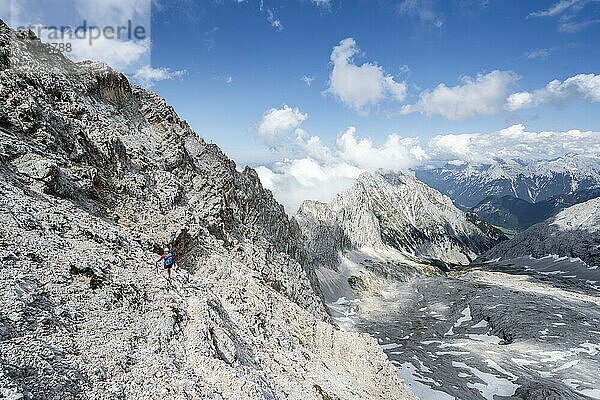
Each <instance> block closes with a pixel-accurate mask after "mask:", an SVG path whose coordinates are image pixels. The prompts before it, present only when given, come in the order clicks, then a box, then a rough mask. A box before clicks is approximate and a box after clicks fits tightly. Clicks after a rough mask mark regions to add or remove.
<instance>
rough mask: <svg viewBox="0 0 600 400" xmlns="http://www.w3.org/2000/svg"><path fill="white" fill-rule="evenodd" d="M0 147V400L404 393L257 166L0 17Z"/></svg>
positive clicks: (102, 68) (138, 92)
mask: <svg viewBox="0 0 600 400" xmlns="http://www.w3.org/2000/svg"><path fill="white" fill-rule="evenodd" d="M0 138H1V140H0V260H1V262H2V280H0V294H1V295H0V397H2V398H9V399H58V398H60V399H133V398H135V399H158V398H169V399H192V398H193V399H318V400H322V399H401V398H409V397H410V396H409V395H408V394H407V393H406V391H405V390H404V388H403V386H402V383H401V382H400V381H399V379H398V378H397V375H396V373H395V372H394V370H393V369H392V368H391V366H390V364H389V363H388V360H387V358H386V356H385V355H384V354H383V353H382V352H381V350H380V349H379V348H378V347H377V346H376V345H375V342H374V341H373V340H372V339H370V338H369V337H368V336H366V335H361V334H358V333H347V332H341V331H339V330H338V329H336V328H335V327H334V326H333V325H332V324H331V323H330V322H329V317H328V316H327V314H326V312H325V309H324V307H323V305H322V302H321V299H320V296H319V290H318V287H317V286H316V278H315V274H314V271H313V270H312V269H311V268H310V267H309V265H308V264H307V262H306V256H305V251H304V250H303V246H302V244H301V241H300V232H299V228H298V226H297V224H296V223H295V222H294V221H289V220H288V218H287V216H286V215H285V213H284V210H283V207H282V206H281V205H279V204H278V203H277V202H276V201H275V200H274V199H273V197H272V195H271V193H270V192H269V191H266V190H264V189H263V188H262V186H261V184H260V182H259V180H258V177H257V175H256V173H255V172H254V171H253V170H251V169H248V168H246V169H245V170H244V171H242V172H239V171H238V170H237V169H236V166H235V164H234V163H233V162H232V161H231V160H229V159H228V158H227V157H226V156H225V155H224V154H223V153H222V152H221V151H220V150H219V148H218V147H217V146H216V145H212V144H207V143H206V142H204V141H203V140H202V139H201V138H200V137H199V136H198V135H197V134H196V133H195V132H193V131H192V130H191V129H190V128H189V126H188V125H187V123H186V122H185V121H183V120H181V119H180V118H179V117H178V116H177V114H176V113H175V112H174V110H173V109H172V108H171V107H170V106H168V105H167V104H166V103H165V101H164V100H163V99H161V98H159V97H158V96H156V95H155V94H152V93H150V92H147V91H145V90H142V89H140V88H137V87H132V86H131V85H130V84H129V82H128V81H127V79H126V78H125V77H124V76H123V75H121V74H119V73H117V72H115V71H113V70H111V69H110V68H109V67H107V66H106V65H103V64H99V63H89V62H84V63H78V64H74V63H72V62H71V61H69V60H68V59H67V58H65V57H64V56H63V55H62V54H60V53H58V52H56V51H55V50H54V49H53V48H52V47H50V46H47V45H44V44H42V43H41V42H40V41H39V40H37V39H36V38H35V37H34V36H33V35H32V34H31V33H28V32H14V31H11V30H10V29H8V28H7V26H6V25H5V24H4V23H3V22H1V21H0ZM165 244H168V245H170V246H172V247H173V249H174V253H175V255H176V257H177V260H178V269H177V270H176V271H175V272H174V278H173V280H171V281H170V282H169V281H167V280H166V279H164V278H163V277H162V276H161V274H160V272H159V271H158V270H156V269H155V265H154V261H155V259H156V258H157V252H159V251H160V249H161V248H162V247H163V246H164V245H165Z"/></svg>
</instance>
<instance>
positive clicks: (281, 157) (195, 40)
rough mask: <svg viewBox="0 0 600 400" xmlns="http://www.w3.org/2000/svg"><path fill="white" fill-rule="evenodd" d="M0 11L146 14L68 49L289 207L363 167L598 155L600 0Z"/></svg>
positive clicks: (109, 5) (33, 15)
mask: <svg viewBox="0 0 600 400" xmlns="http://www.w3.org/2000/svg"><path fill="white" fill-rule="evenodd" d="M151 4H152V7H151ZM58 10H60V12H57V11H58ZM66 11H68V12H66ZM0 15H1V16H3V18H4V19H5V20H10V21H11V24H12V25H13V26H14V25H15V24H37V25H36V26H39V25H48V24H67V25H69V26H76V24H80V23H81V21H82V20H84V19H85V20H86V21H88V23H89V24H98V25H99V26H103V27H105V26H111V25H112V26H117V25H122V24H124V23H125V21H127V20H128V19H131V20H133V21H134V22H135V24H136V25H140V26H144V27H145V28H146V29H147V32H148V33H149V37H148V38H144V39H143V40H128V39H124V40H108V39H106V38H100V39H98V40H95V41H94V43H93V45H87V44H86V42H85V40H83V41H74V42H73V43H71V44H72V46H73V51H71V52H68V53H65V54H66V55H68V56H69V57H71V58H73V59H74V60H83V59H88V58H91V59H95V60H100V61H105V62H107V63H108V64H110V65H112V66H113V67H114V68H116V69H118V70H120V71H122V72H124V73H126V74H127V75H128V77H129V78H130V79H131V81H132V82H134V83H137V84H140V85H142V86H145V87H147V88H149V89H151V90H154V91H156V92H158V93H159V94H160V95H162V96H163V97H165V98H166V99H167V101H168V102H169V103H170V104H172V105H173V106H174V108H175V109H176V110H177V112H178V113H179V114H180V116H181V117H182V118H184V119H186V120H188V121H189V123H190V125H191V126H192V127H193V128H194V130H195V131H196V132H197V133H198V134H199V135H201V136H202V137H204V138H205V139H206V140H207V141H212V142H214V143H217V144H218V145H219V146H220V147H221V148H222V149H223V150H224V151H225V152H226V153H227V154H228V155H229V156H230V157H231V158H233V159H234V160H235V161H236V162H237V163H238V166H239V167H241V168H243V166H244V165H246V164H248V165H250V166H252V167H255V168H256V170H257V172H258V174H259V176H260V178H261V181H262V183H263V185H265V186H266V187H267V188H269V189H271V190H272V191H273V193H274V195H275V196H276V197H277V199H278V200H280V201H281V202H282V203H283V204H284V205H285V207H286V210H287V211H288V212H289V213H291V214H293V213H294V212H295V210H296V209H297V207H298V205H299V204H300V202H301V201H302V200H304V199H316V200H322V201H328V200H329V199H331V197H332V196H333V195H334V194H335V193H336V192H339V191H340V190H343V189H345V188H347V187H348V186H349V185H351V183H352V182H353V180H354V179H355V178H356V177H357V176H358V175H359V174H360V173H361V172H363V171H367V170H375V169H380V168H383V169H388V170H406V169H409V168H413V167H415V166H422V165H428V164H433V163H442V162H446V161H457V162H472V163H489V162H492V161H493V160H494V159H496V158H505V159H509V158H521V159H536V160H537V159H543V158H546V159H550V158H555V157H560V156H564V155H565V154H570V153H578V154H584V155H588V156H592V157H597V158H598V159H599V162H600V129H599V123H600V112H599V111H600V74H599V73H600V71H598V69H599V66H600V46H599V45H598V38H599V37H600V0H548V1H542V0H539V1H524V0H454V1H452V0H371V1H367V0H355V1H350V0H348V1H342V0H281V1H275V0H262V1H261V0H245V1H244V0H203V1H191V0H181V1H168V0H0ZM90 31H91V28H90ZM42 40H46V41H51V40H50V39H49V37H42ZM303 78H304V79H303ZM309 83H310V84H309Z"/></svg>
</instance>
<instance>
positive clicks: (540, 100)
mask: <svg viewBox="0 0 600 400" xmlns="http://www.w3.org/2000/svg"><path fill="white" fill-rule="evenodd" d="M577 99H583V100H587V101H590V102H593V103H597V102H600V75H595V74H579V75H575V76H572V77H570V78H568V79H565V80H564V81H562V82H561V81H559V80H557V79H555V80H553V81H551V82H549V83H548V84H547V85H546V87H544V88H542V89H538V90H535V91H533V92H518V93H514V94H512V95H510V96H509V97H508V99H507V101H506V109H507V110H509V111H516V110H521V109H524V108H532V107H537V106H539V105H542V104H552V105H556V106H561V105H564V104H565V103H568V102H570V101H573V100H577Z"/></svg>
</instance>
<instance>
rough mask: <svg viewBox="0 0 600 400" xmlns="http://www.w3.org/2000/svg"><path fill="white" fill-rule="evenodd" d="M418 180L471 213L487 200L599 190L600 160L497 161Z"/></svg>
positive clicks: (422, 173)
mask: <svg viewBox="0 0 600 400" xmlns="http://www.w3.org/2000/svg"><path fill="white" fill-rule="evenodd" d="M415 174H416V176H417V178H418V179H420V180H421V181H423V182H424V183H426V184H427V185H429V186H431V187H433V188H435V189H437V190H439V191H440V192H442V193H444V194H446V195H448V196H449V197H450V198H452V200H454V202H455V204H456V205H457V206H458V207H460V208H463V209H470V208H473V207H475V206H477V205H478V204H479V203H481V202H482V201H484V200H485V199H487V198H488V197H489V196H497V197H503V196H512V197H514V198H517V199H521V200H525V201H528V202H530V203H538V202H541V201H544V200H548V199H551V198H553V197H556V196H560V195H564V194H572V193H575V192H579V191H586V190H590V189H599V188H600V158H599V157H589V156H581V155H575V154H568V155H566V156H564V157H560V158H556V159H553V160H542V161H533V162H525V161H522V160H500V159H498V160H496V161H495V162H493V163H490V164H482V165H476V164H471V163H460V164H452V163H448V164H446V165H444V166H443V167H436V168H434V167H425V168H419V169H417V170H416V171H415Z"/></svg>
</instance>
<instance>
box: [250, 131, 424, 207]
mask: <svg viewBox="0 0 600 400" xmlns="http://www.w3.org/2000/svg"><path fill="white" fill-rule="evenodd" d="M294 150H295V154H297V157H296V158H293V159H289V158H285V159H283V160H282V161H279V162H276V163H274V164H273V165H271V166H264V165H261V166H259V167H258V168H257V169H256V170H257V172H258V174H259V177H260V179H261V182H262V183H263V185H265V187H266V188H268V189H270V190H271V191H273V194H274V195H275V198H277V200H279V202H281V203H282V204H283V205H284V206H285V209H286V211H287V212H288V213H290V214H294V213H295V212H296V211H297V210H298V207H299V206H300V204H301V203H302V201H303V200H306V199H312V200H319V201H330V200H331V199H332V198H333V196H334V195H335V194H337V193H339V192H340V191H342V190H345V189H347V188H348V187H350V186H351V185H352V183H353V182H354V180H355V179H356V177H358V175H360V173H361V172H364V171H368V170H377V169H386V170H401V169H408V168H410V167H413V166H415V165H418V164H420V163H421V162H423V161H424V160H425V159H426V158H427V155H426V153H425V150H424V149H423V148H421V146H420V145H419V141H418V139H416V138H403V137H401V136H399V135H397V134H392V135H389V136H388V137H387V139H386V141H385V142H384V143H382V144H381V145H377V144H375V143H374V142H373V141H372V140H371V139H369V138H361V137H357V136H356V128H354V127H349V128H348V129H346V130H345V131H344V132H342V133H340V134H339V135H338V137H337V139H336V141H335V143H334V144H333V145H332V146H329V145H327V144H325V143H323V141H322V140H321V138H320V137H318V136H311V135H310V134H309V133H308V132H306V131H304V130H303V129H302V128H299V129H297V130H296V142H295V149H294Z"/></svg>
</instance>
